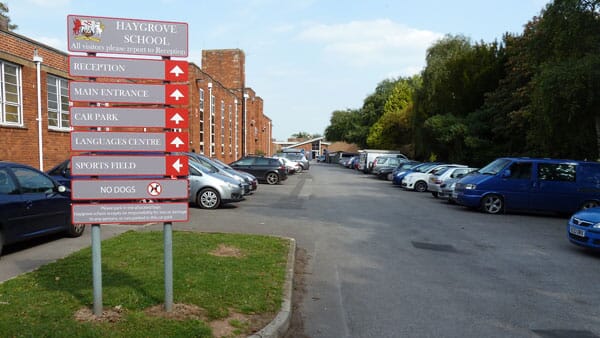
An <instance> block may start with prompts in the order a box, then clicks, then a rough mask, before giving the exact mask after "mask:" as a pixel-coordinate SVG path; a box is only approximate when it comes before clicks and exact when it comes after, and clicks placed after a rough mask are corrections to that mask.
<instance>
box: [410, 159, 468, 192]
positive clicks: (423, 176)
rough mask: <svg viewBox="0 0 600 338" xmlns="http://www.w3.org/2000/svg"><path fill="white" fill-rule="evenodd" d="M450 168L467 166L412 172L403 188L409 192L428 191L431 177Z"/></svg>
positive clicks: (437, 167) (437, 166)
mask: <svg viewBox="0 0 600 338" xmlns="http://www.w3.org/2000/svg"><path fill="white" fill-rule="evenodd" d="M448 167H463V168H466V167H467V166H466V165H462V164H439V165H436V166H433V167H429V168H428V169H426V170H425V171H423V172H422V171H415V172H412V173H410V174H408V175H406V176H404V178H403V179H402V184H401V186H402V188H404V189H408V190H414V191H418V192H425V191H427V182H429V175H431V174H434V173H436V172H438V171H439V170H441V169H444V168H448Z"/></svg>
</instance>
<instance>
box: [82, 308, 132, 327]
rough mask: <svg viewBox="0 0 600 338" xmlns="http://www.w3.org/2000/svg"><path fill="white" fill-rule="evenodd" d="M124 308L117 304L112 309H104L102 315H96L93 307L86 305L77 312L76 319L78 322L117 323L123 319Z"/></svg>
mask: <svg viewBox="0 0 600 338" xmlns="http://www.w3.org/2000/svg"><path fill="white" fill-rule="evenodd" d="M123 312H124V310H123V308H122V307H121V306H119V305H118V306H115V307H114V308H112V309H108V310H104V311H102V315H100V316H96V315H95V314H94V312H93V311H92V309H90V308H87V307H84V308H81V309H79V310H77V312H75V320H76V321H78V322H92V323H116V322H118V321H120V320H121V319H123Z"/></svg>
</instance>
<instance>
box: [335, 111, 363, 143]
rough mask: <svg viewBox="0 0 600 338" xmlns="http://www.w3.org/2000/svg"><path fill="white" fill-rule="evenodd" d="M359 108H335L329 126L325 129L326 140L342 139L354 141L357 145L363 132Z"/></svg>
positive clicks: (349, 141)
mask: <svg viewBox="0 0 600 338" xmlns="http://www.w3.org/2000/svg"><path fill="white" fill-rule="evenodd" d="M361 120H362V119H361V116H360V112H359V110H356V109H347V110H336V111H334V112H333V113H332V114H331V118H330V120H329V126H327V128H326V129H325V138H326V139H327V140H328V141H343V142H348V143H356V144H358V145H359V146H361V147H362V146H365V144H361V143H360V140H361V139H362V135H363V134H364V131H363V129H364V127H363V126H362V121H361Z"/></svg>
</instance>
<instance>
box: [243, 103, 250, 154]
mask: <svg viewBox="0 0 600 338" xmlns="http://www.w3.org/2000/svg"><path fill="white" fill-rule="evenodd" d="M249 97H250V95H248V93H244V122H243V123H244V138H243V141H244V156H246V155H248V148H247V144H248V126H247V124H248V121H247V120H248V117H247V116H246V111H247V110H248V103H246V101H247V100H248V98H249Z"/></svg>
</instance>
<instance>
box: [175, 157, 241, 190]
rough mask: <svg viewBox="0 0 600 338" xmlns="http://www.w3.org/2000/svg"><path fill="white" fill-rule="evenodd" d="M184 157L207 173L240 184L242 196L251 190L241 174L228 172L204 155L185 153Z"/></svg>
mask: <svg viewBox="0 0 600 338" xmlns="http://www.w3.org/2000/svg"><path fill="white" fill-rule="evenodd" d="M185 155H186V156H187V157H188V158H189V159H190V161H194V162H197V163H198V164H200V165H201V166H203V167H204V168H206V169H208V170H209V171H214V172H218V173H219V174H221V175H223V176H227V177H229V178H232V179H234V180H236V181H237V182H238V183H241V184H242V188H244V190H243V194H244V195H247V194H249V193H250V190H251V189H252V188H251V186H250V183H248V182H247V181H246V178H245V177H244V176H242V175H241V174H239V173H237V172H235V171H229V170H226V169H224V168H222V166H221V165H220V164H219V163H216V162H215V161H214V160H213V159H211V158H210V157H207V156H205V155H202V154H197V153H185Z"/></svg>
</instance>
